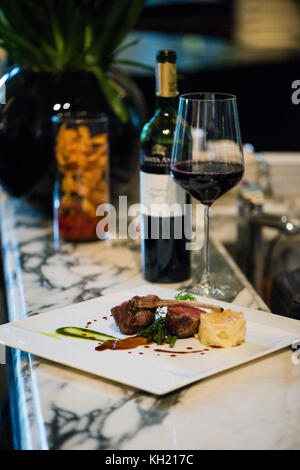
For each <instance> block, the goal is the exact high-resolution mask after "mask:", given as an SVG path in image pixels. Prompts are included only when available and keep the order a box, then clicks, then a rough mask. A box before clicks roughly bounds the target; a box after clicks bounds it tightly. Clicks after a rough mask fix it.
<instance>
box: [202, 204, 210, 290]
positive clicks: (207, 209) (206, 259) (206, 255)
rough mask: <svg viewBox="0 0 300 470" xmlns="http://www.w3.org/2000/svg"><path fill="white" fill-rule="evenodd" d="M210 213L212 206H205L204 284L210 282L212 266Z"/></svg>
mask: <svg viewBox="0 0 300 470" xmlns="http://www.w3.org/2000/svg"><path fill="white" fill-rule="evenodd" d="M209 213H210V206H204V257H203V262H204V267H203V274H202V282H203V283H208V282H209V274H210V265H209V261H210V260H209Z"/></svg>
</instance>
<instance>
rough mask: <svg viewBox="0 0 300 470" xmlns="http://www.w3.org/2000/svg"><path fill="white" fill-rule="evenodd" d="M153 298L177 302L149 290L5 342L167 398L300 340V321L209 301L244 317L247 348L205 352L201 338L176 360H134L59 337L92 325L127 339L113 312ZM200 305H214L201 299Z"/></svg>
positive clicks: (150, 353) (70, 313) (6, 334)
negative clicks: (134, 300) (69, 328)
mask: <svg viewBox="0 0 300 470" xmlns="http://www.w3.org/2000/svg"><path fill="white" fill-rule="evenodd" d="M147 294H156V295H158V296H160V297H161V298H174V296H175V294H176V292H175V291H173V290H170V289H166V288H162V287H156V286H151V285H146V286H141V287H138V288H136V289H135V290H132V291H129V290H128V291H124V292H119V293H116V294H111V295H107V296H104V297H99V298H96V299H92V300H88V301H86V302H82V303H79V304H75V305H70V306H68V307H64V308H60V309H58V310H52V311H50V312H47V313H42V314H39V315H35V316H32V317H29V318H26V319H24V320H20V321H17V322H14V323H8V324H6V325H2V326H0V341H2V342H3V343H4V344H6V345H7V346H10V347H13V348H17V349H21V350H22V351H27V352H29V353H32V354H35V355H37V356H40V357H42V358H45V359H48V360H51V361H55V362H58V363H61V364H64V365H67V366H70V367H74V368H76V369H80V370H83V371H85V372H89V373H92V374H96V375H99V376H101V377H105V378H106V379H110V380H114V381H117V382H120V383H122V384H126V385H130V386H132V387H136V388H139V389H141V390H145V391H147V392H150V393H154V394H156V395H163V394H165V393H168V392H171V391H173V390H176V389H178V388H181V387H184V386H185V385H188V384H191V383H193V382H196V381H198V380H200V379H203V378H204V377H208V376H210V375H213V374H216V373H218V372H221V371H224V370H226V369H230V368H232V367H235V366H238V365H240V364H243V363H245V362H248V361H251V360H253V359H256V358H259V357H261V356H264V355H266V354H270V353H272V352H274V351H277V350H279V349H282V348H285V347H287V346H289V345H291V344H292V343H293V342H295V341H297V340H299V339H300V321H297V320H291V319H288V318H285V317H281V316H278V315H274V314H271V313H267V312H261V311H259V310H252V309H249V308H245V307H239V306H236V305H233V304H227V303H225V302H219V301H215V300H209V303H213V304H215V305H219V306H223V307H225V308H231V309H233V310H236V311H242V312H244V314H245V318H246V322H247V337H246V342H245V343H244V344H243V345H241V346H238V347H235V348H229V349H213V348H205V347H204V346H201V344H200V343H199V341H198V340H196V339H195V338H188V339H182V340H178V341H177V343H176V345H175V348H174V349H172V350H171V353H170V354H169V353H168V354H164V353H161V352H157V351H155V349H163V350H169V351H170V348H169V347H168V346H165V345H164V346H158V345H150V347H148V348H147V349H146V348H144V347H143V346H140V347H138V348H137V349H133V350H131V351H130V354H128V351H127V350H125V351H121V350H119V351H111V350H106V351H101V352H98V351H95V347H96V346H97V345H98V343H97V342H94V341H87V340H85V339H77V338H69V337H57V336H55V335H54V333H55V331H56V329H57V328H61V327H67V326H75V327H80V328H84V327H85V326H86V324H87V323H88V322H91V324H90V329H93V330H97V331H101V332H102V333H106V334H109V335H112V336H116V337H120V338H123V337H124V335H122V334H121V333H120V332H119V331H118V329H117V327H116V325H115V323H114V321H113V318H112V317H111V316H110V309H111V307H113V306H115V305H118V304H120V303H121V302H122V301H124V300H128V299H130V298H131V297H133V296H134V295H147ZM199 300H200V301H201V300H203V302H206V303H207V301H208V300H207V299H205V298H201V297H199ZM95 320H96V321H95ZM48 335H49V336H48ZM51 335H53V336H51ZM187 348H193V349H192V350H194V351H197V350H201V349H202V350H203V349H204V348H205V349H209V350H208V351H205V353H204V354H203V353H202V354H201V353H193V354H178V352H180V351H192V350H191V349H187ZM176 352H177V354H176Z"/></svg>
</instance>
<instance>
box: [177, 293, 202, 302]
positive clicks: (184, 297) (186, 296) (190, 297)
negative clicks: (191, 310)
mask: <svg viewBox="0 0 300 470" xmlns="http://www.w3.org/2000/svg"><path fill="white" fill-rule="evenodd" d="M183 292H184V291H181V292H179V294H177V295H175V299H176V300H192V301H193V302H196V301H197V299H196V297H195V296H194V295H192V294H183Z"/></svg>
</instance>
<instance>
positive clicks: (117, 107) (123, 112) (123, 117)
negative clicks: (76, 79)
mask: <svg viewBox="0 0 300 470" xmlns="http://www.w3.org/2000/svg"><path fill="white" fill-rule="evenodd" d="M90 71H91V72H92V73H93V74H94V75H95V77H96V78H97V80H98V82H99V84H100V87H101V89H102V92H103V94H104V96H105V98H106V99H107V101H108V103H109V105H110V107H111V108H112V110H113V111H114V113H115V114H116V116H118V118H119V119H120V121H121V122H123V123H125V122H127V121H128V113H127V109H126V108H125V105H124V103H123V101H122V99H121V98H120V96H119V94H118V93H117V91H116V90H115V89H114V88H113V87H112V86H111V84H110V83H109V81H108V80H107V78H106V77H105V75H104V73H103V70H102V69H101V67H100V66H94V67H91V69H90Z"/></svg>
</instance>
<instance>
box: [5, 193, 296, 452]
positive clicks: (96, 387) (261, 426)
mask: <svg viewBox="0 0 300 470" xmlns="http://www.w3.org/2000/svg"><path fill="white" fill-rule="evenodd" d="M0 202H1V233H2V251H3V261H4V269H5V280H6V288H7V298H8V308H9V315H10V320H11V321H13V320H16V319H18V318H21V317H24V316H26V315H35V314H36V313H40V312H43V311H48V310H51V309H54V308H57V307H62V306H64V305H69V304H72V303H77V302H81V301H83V300H88V299H90V298H94V297H96V296H100V295H105V294H109V293H112V292H116V291H118V290H124V289H127V288H132V287H134V286H138V285H141V284H145V281H144V280H143V279H142V276H141V272H140V257H139V252H140V248H139V244H138V243H137V242H134V241H131V242H128V241H113V242H96V243H91V244H80V245H72V244H67V243H66V244H63V245H62V246H61V247H60V251H55V249H54V244H53V236H52V227H51V224H50V223H49V222H48V221H47V220H46V221H45V220H43V219H42V218H41V217H40V216H39V215H38V214H37V213H36V212H35V211H34V210H33V209H31V208H30V207H29V206H27V205H26V204H25V203H24V202H22V201H15V200H13V199H11V198H10V197H8V196H6V195H5V194H4V193H2V194H1V199H0ZM213 256H214V261H213V262H215V263H219V268H220V270H225V271H226V272H227V273H230V274H231V275H232V277H233V279H234V282H235V283H236V286H237V288H238V291H239V293H238V295H237V297H236V302H237V303H239V304H241V305H246V306H249V307H254V308H261V309H265V308H266V306H265V305H264V303H263V302H262V301H261V299H260V298H259V297H258V295H257V294H256V293H255V291H254V290H253V288H252V287H251V286H250V285H249V284H248V282H247V281H246V280H245V278H244V277H243V275H242V274H241V273H240V272H239V270H238V269H237V267H236V266H235V265H234V263H233V262H232V260H231V259H230V258H228V256H227V254H226V252H225V251H224V249H223V248H222V246H221V245H220V244H218V243H216V244H215V249H214V250H213ZM224 257H225V259H226V262H225V261H224ZM197 268H198V260H197V258H195V260H194V269H196V270H197ZM172 287H173V288H174V287H175V288H182V287H184V285H177V286H174V285H172ZM12 354H13V360H12V367H13V376H14V381H15V384H16V390H17V394H16V398H15V401H16V402H15V407H16V409H17V410H18V416H19V427H20V436H21V437H20V445H21V446H22V448H26V449H31V448H32V449H46V448H50V449H128V450H129V449H143V448H144V449H197V448H199V449H206V448H207V449H211V448H225V449H226V448H284V447H286V448H300V440H299V435H300V433H299V422H300V419H299V418H300V407H299V400H298V399H297V397H298V393H299V386H300V370H299V369H300V367H297V366H295V365H292V363H291V361H290V352H289V351H287V350H285V351H282V352H280V353H277V354H275V355H272V356H270V357H268V358H266V359H265V360H258V361H254V362H253V363H250V364H247V365H246V366H243V367H238V368H235V369H233V370H232V371H230V372H226V373H223V374H218V375H217V376H214V377H211V378H209V379H206V380H203V381H202V382H200V383H197V384H194V385H191V386H189V387H186V388H185V389H182V390H180V391H177V392H174V393H171V394H169V395H167V396H165V397H160V398H157V397H154V396H152V395H150V394H146V393H143V392H139V391H136V390H134V389H132V388H130V387H126V386H121V385H118V384H116V383H113V382H110V381H107V380H105V379H100V378H98V377H94V376H92V375H89V374H85V373H79V372H77V371H75V370H73V369H70V368H67V367H63V366H60V365H57V364H54V363H50V362H48V361H44V360H40V359H39V358H37V357H32V356H31V355H28V354H24V353H20V352H18V351H12ZM270 394H271V396H272V400H270V399H269V395H270ZM275 415H276V416H275Z"/></svg>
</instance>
